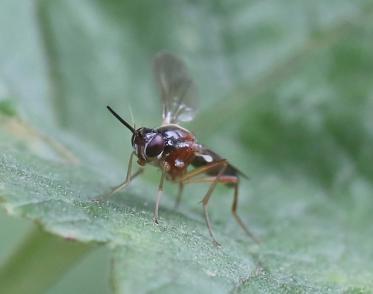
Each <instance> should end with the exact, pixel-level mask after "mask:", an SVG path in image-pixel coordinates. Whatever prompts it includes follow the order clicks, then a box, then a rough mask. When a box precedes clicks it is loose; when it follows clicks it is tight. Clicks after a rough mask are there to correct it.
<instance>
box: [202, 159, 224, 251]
mask: <svg viewBox="0 0 373 294" xmlns="http://www.w3.org/2000/svg"><path fill="white" fill-rule="evenodd" d="M220 165H221V166H222V167H221V169H220V171H219V173H218V174H217V176H216V178H215V179H214V181H213V182H212V183H211V185H210V188H209V189H208V191H207V193H206V195H205V196H204V197H203V199H202V205H203V211H204V215H205V221H206V224H207V228H208V230H209V234H210V237H211V238H212V240H213V242H214V243H215V244H216V245H219V243H218V242H217V241H216V239H215V237H214V234H213V233H212V227H211V222H210V218H209V215H208V211H207V204H208V202H209V200H210V197H211V194H212V192H213V191H214V189H215V187H216V184H217V183H218V181H219V178H220V177H221V175H222V174H223V173H224V171H225V169H226V168H227V166H228V164H227V162H226V161H222V162H220Z"/></svg>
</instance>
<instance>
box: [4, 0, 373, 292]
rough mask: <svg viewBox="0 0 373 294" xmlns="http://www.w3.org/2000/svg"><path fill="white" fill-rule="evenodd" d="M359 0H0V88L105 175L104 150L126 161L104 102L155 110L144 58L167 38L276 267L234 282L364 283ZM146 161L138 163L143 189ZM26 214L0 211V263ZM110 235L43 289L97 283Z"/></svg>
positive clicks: (368, 85) (148, 115)
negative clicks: (237, 171)
mask: <svg viewBox="0 0 373 294" xmlns="http://www.w3.org/2000/svg"><path fill="white" fill-rule="evenodd" d="M372 4H373V3H372V1H370V0H360V1H347V0H338V1H337V0H328V1H324V0H316V1H306V0H303V1H295V0H282V1H276V0H272V1H270V0H268V1H260V0H258V1H254V0H250V1H238V0H237V1H220V0H219V1H192V0H190V1H186V0H185V1H181V0H180V1H142V0H141V1H120V0H109V1H98V0H95V1H93V0H91V1H88V0H82V1H72V0H66V1H56V0H49V1H46V0H45V1H44V0H39V1H28V0H21V1H12V0H1V1H0V101H1V100H5V99H12V100H13V101H16V105H17V109H18V111H19V113H20V115H21V117H22V118H23V119H24V120H25V121H27V122H29V123H30V124H32V125H33V126H34V127H35V128H36V129H38V130H40V131H41V132H43V133H46V134H48V135H50V136H51V137H52V138H53V139H56V140H58V141H62V142H64V143H65V144H67V145H69V144H70V145H72V146H73V149H74V148H75V151H76V152H77V153H78V154H79V156H82V162H83V164H84V165H87V166H88V164H91V165H92V169H96V170H98V169H100V168H102V173H107V174H108V175H109V176H112V177H113V178H115V179H117V180H118V181H119V180H120V177H121V173H123V170H122V169H114V170H110V164H112V162H115V161H117V162H123V169H124V168H125V164H126V161H127V158H128V155H129V152H130V147H131V146H130V144H129V134H128V132H127V131H126V130H123V128H122V127H121V126H120V125H118V124H117V123H116V122H115V121H113V118H112V117H111V116H110V115H108V114H107V113H106V110H105V107H106V105H108V104H109V105H111V106H112V107H113V108H114V109H116V110H117V111H118V112H119V113H121V114H122V115H123V116H124V117H126V118H128V119H130V111H129V109H130V108H131V109H132V110H133V113H134V117H135V120H136V123H137V125H140V124H141V125H146V126H151V127H153V126H154V127H155V126H157V125H158V124H159V123H160V113H161V107H160V105H159V100H158V93H157V91H156V89H155V87H154V85H153V79H152V73H151V61H152V58H153V56H154V55H155V54H156V53H157V52H158V51H160V50H163V49H166V50H169V51H171V52H173V53H175V54H177V55H178V56H180V57H181V58H182V59H183V60H184V61H185V63H186V64H187V65H188V68H189V69H190V71H191V73H192V76H193V77H194V79H195V82H196V85H197V87H198V90H199V96H200V111H199V115H198V116H197V118H196V120H195V121H194V122H192V123H188V124H186V125H185V126H186V127H187V128H190V129H191V130H192V131H193V132H194V133H195V134H196V135H197V138H199V140H200V141H201V142H203V143H206V144H207V145H208V146H211V147H214V150H215V151H217V152H219V153H221V154H222V155H223V156H225V157H227V158H228V159H230V160H231V161H232V162H233V163H234V164H235V165H238V166H240V168H241V169H242V170H244V171H245V172H246V173H248V174H249V176H250V178H251V181H250V182H245V183H243V185H242V193H241V194H242V198H241V203H242V206H241V208H240V211H241V214H242V215H243V217H244V219H245V221H247V222H250V224H251V227H252V228H253V230H254V231H256V232H258V234H259V236H261V237H262V239H263V240H264V245H263V247H262V249H255V250H253V251H254V253H255V255H257V256H259V257H260V258H262V259H263V260H262V261H263V262H264V263H265V266H264V267H265V269H266V270H268V271H269V272H271V273H272V274H274V276H276V279H274V280H273V281H275V282H273V281H272V282H268V280H266V279H265V278H262V276H261V275H260V273H258V275H254V276H253V277H252V280H253V282H252V283H245V282H244V283H243V284H242V285H241V286H240V287H237V288H235V290H234V291H237V292H240V291H242V292H245V291H253V292H256V291H259V290H261V291H262V292H273V293H275V292H278V291H283V292H297V291H300V292H317V291H320V292H324V291H326V290H328V289H329V290H331V291H333V290H334V291H335V292H338V291H347V292H351V293H360V292H367V293H368V292H369V291H370V290H371V289H372V288H371V287H372V286H373V284H372V280H373V265H372V264H373V263H372V262H371V261H372V258H373V251H372V250H371V248H373V240H372V237H371V236H373V226H372V213H371V210H372V207H373V199H372V197H373V187H372V178H373V156H372V147H373V83H372V75H373V21H372V19H373V18H372V16H373V14H372V13H373V10H372V9H373V5H372ZM55 130H59V131H58V132H55ZM76 138H80V139H76ZM79 140H81V141H82V145H79ZM77 142H78V143H77ZM85 146H89V148H92V149H89V151H87V152H85V151H84V150H85V149H84V148H85ZM91 150H94V151H91ZM96 151H97V152H98V153H100V154H101V153H102V154H105V156H107V157H105V156H103V157H102V158H96V155H95V154H96V153H95V152H96ZM106 158H111V160H112V161H111V162H106V161H105V159H106ZM157 177H158V176H157V174H156V172H154V173H153V174H152V171H150V173H149V174H147V175H145V177H144V178H145V181H146V182H149V183H154V185H152V184H150V185H149V187H150V189H152V188H153V189H155V185H156V184H155V183H156V182H157V179H158V178H157ZM114 182H115V181H114V180H113V183H114ZM113 183H110V184H113ZM108 185H109V184H108ZM170 189H171V190H172V188H170ZM150 191H152V190H150ZM193 191H194V190H193ZM195 191H196V193H201V191H204V190H203V188H202V189H198V188H196V190H195ZM224 193H230V192H227V191H226V190H222V191H219V192H218V196H221V195H220V194H224ZM169 194H170V195H171V194H172V193H171V192H170V193H169ZM148 196H149V197H147V196H146V199H148V200H149V201H150V203H153V202H151V201H153V200H152V199H153V198H152V197H153V195H148ZM216 198H220V199H216V203H215V204H212V212H211V214H212V218H213V219H214V223H215V224H216V226H217V228H218V230H220V231H221V233H222V234H224V235H226V236H232V239H233V240H235V241H236V240H238V243H239V244H241V243H242V241H240V240H241V239H242V238H241V234H240V232H239V228H238V227H236V226H235V224H234V222H233V221H231V220H230V216H229V210H228V209H227V207H228V206H229V205H230V203H231V199H230V198H229V197H226V198H224V197H223V196H222V197H216ZM171 200H173V199H171ZM171 200H169V201H170V202H172V201H171ZM198 200H199V198H198V196H197V197H189V198H188V199H185V202H186V204H185V206H184V209H183V212H182V213H183V214H185V215H188V214H189V213H190V212H188V210H189V211H191V214H193V213H195V214H198V213H199V212H200V207H199V205H198V204H196V202H197V201H198ZM165 201H166V204H165V205H166V207H169V208H171V207H172V204H170V202H168V203H167V200H165ZM150 207H151V205H150ZM147 209H149V207H148V208H147ZM213 209H215V212H214V210H213ZM150 210H151V209H150ZM31 227H32V225H31V224H30V222H29V221H25V220H20V219H16V218H11V217H9V216H7V215H6V213H5V212H4V211H2V210H1V211H0V248H1V250H0V264H1V262H3V261H4V260H6V258H7V257H8V256H9V255H10V254H11V252H13V249H14V248H15V247H17V244H19V242H21V240H22V238H23V237H24V236H25V235H26V234H27V232H29V231H30V230H31ZM240 246H245V245H242V244H241V245H240ZM250 250H251V249H249V250H248V251H250ZM256 250H258V251H256ZM109 251H110V250H109V249H106V248H103V247H100V248H97V249H95V250H94V251H91V252H90V253H89V254H88V255H87V256H85V257H84V258H83V259H82V261H81V262H80V263H78V264H77V265H76V266H74V267H73V268H72V270H71V271H69V272H67V273H66V274H65V275H64V276H63V277H62V279H61V280H60V281H59V282H58V283H57V284H56V285H55V286H53V287H52V288H51V289H50V290H49V293H79V292H82V291H87V292H88V291H89V292H90V293H105V292H110V291H111V290H110V286H109V272H110V256H111V255H110V252H109ZM250 253H253V252H252V251H250ZM289 277H296V278H295V282H294V281H293V282H292V281H291V280H290V278H289ZM297 279H299V280H297ZM248 280H249V278H248ZM170 289H172V288H170ZM158 290H159V289H158ZM170 291H171V290H170ZM160 292H162V291H160Z"/></svg>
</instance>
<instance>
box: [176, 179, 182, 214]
mask: <svg viewBox="0 0 373 294" xmlns="http://www.w3.org/2000/svg"><path fill="white" fill-rule="evenodd" d="M183 190H184V183H183V182H179V192H178V193H177V198H176V202H175V209H178V208H179V205H180V201H181V196H182V194H183Z"/></svg>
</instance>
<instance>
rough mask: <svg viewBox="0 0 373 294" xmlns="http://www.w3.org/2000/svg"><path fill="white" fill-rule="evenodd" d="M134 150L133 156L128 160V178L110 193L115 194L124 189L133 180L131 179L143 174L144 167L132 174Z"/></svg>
mask: <svg viewBox="0 0 373 294" xmlns="http://www.w3.org/2000/svg"><path fill="white" fill-rule="evenodd" d="M134 154H135V153H134V152H132V153H131V156H130V159H129V160H128V169H127V175H126V178H125V180H124V181H123V183H121V184H119V185H118V186H116V187H114V188H113V189H112V191H111V192H110V194H109V195H112V194H115V193H118V192H120V191H123V190H124V189H125V188H126V187H127V186H128V184H129V183H130V182H131V180H133V179H134V178H136V177H137V176H138V175H139V174H141V173H142V172H143V168H140V169H139V170H138V171H136V172H135V173H134V174H133V175H131V171H132V161H133V156H134Z"/></svg>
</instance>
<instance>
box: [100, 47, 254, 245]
mask: <svg viewBox="0 0 373 294" xmlns="http://www.w3.org/2000/svg"><path fill="white" fill-rule="evenodd" d="M153 70H154V77H155V80H156V83H157V85H158V88H159V92H160V97H161V102H162V107H163V115H162V118H163V122H162V125H161V126H160V127H158V128H146V127H141V128H138V129H135V128H134V127H132V126H131V125H130V124H129V123H128V122H126V121H125V120H124V119H123V118H122V117H121V116H119V115H118V114H117V113H116V112H115V111H114V110H113V109H112V108H111V107H110V106H107V108H108V110H109V111H110V112H111V113H112V114H113V115H114V116H115V117H116V118H117V119H118V120H119V121H120V122H121V123H122V124H123V125H124V126H126V128H127V129H129V130H130V131H131V133H132V139H131V144H132V147H133V152H132V153H131V156H130V158H129V162H128V170H127V175H126V178H125V179H124V181H123V183H121V184H120V185H118V186H117V187H114V188H113V190H112V191H111V193H110V195H111V194H114V193H117V192H120V191H122V190H124V189H125V188H126V187H127V186H128V184H129V183H130V182H131V181H132V180H133V179H134V178H135V177H137V176H138V175H140V174H141V173H142V172H143V169H144V166H145V165H147V164H152V165H155V166H157V167H158V168H160V170H161V178H160V182H159V186H158V193H157V198H156V202H155V208H154V222H155V223H156V224H158V221H159V217H158V210H159V203H160V200H161V196H162V191H163V184H164V181H165V180H170V181H172V182H175V183H177V184H178V185H179V191H178V195H177V198H176V203H175V207H176V208H177V207H178V206H179V204H180V200H181V197H182V193H183V190H184V186H185V185H186V184H192V183H206V184H209V189H208V190H207V192H206V194H205V196H204V197H203V199H202V201H201V202H202V206H203V211H204V217H205V221H206V224H207V228H208V232H209V234H210V236H211V238H212V240H213V242H214V243H215V244H219V243H218V242H217V241H216V239H215V237H214V234H213V231H212V226H211V222H210V218H209V215H208V211H207V207H208V203H209V200H210V198H211V195H212V193H213V191H214V189H215V187H216V185H217V184H218V183H222V184H226V185H228V186H229V187H232V188H233V191H234V193H233V204H232V214H233V216H234V218H235V219H236V221H237V223H238V224H239V225H240V226H241V228H242V229H243V230H244V231H245V233H246V234H247V235H248V236H249V237H251V238H252V239H253V240H254V241H256V242H258V240H257V238H256V237H255V236H254V235H253V234H252V233H251V232H250V231H249V230H248V229H247V227H246V226H245V224H244V223H243V222H242V220H241V218H240V217H239V215H238V214H237V206H238V187H239V182H240V177H243V178H247V177H246V176H245V174H243V173H242V172H241V171H239V170H238V169H237V168H235V167H234V166H233V165H232V164H230V163H229V161H228V160H226V159H224V158H222V157H221V156H219V155H218V154H217V153H215V152H213V151H212V150H210V149H208V148H206V147H205V146H203V145H201V144H199V143H197V140H196V138H195V136H194V135H193V134H192V133H191V132H190V131H188V130H187V129H185V128H183V127H181V126H180V125H179V123H180V122H182V121H184V122H185V121H190V120H192V119H193V118H194V115H195V110H196V98H197V95H196V90H195V86H194V83H193V81H192V79H191V78H190V76H189V73H188V71H187V68H186V66H185V64H184V63H183V62H182V61H181V60H180V59H179V58H178V57H176V56H175V55H173V54H170V53H159V54H158V55H157V56H156V57H155V58H154V63H153ZM134 157H136V158H137V163H138V165H139V166H140V167H139V169H138V170H137V171H136V172H133V171H132V165H133V158H134Z"/></svg>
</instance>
